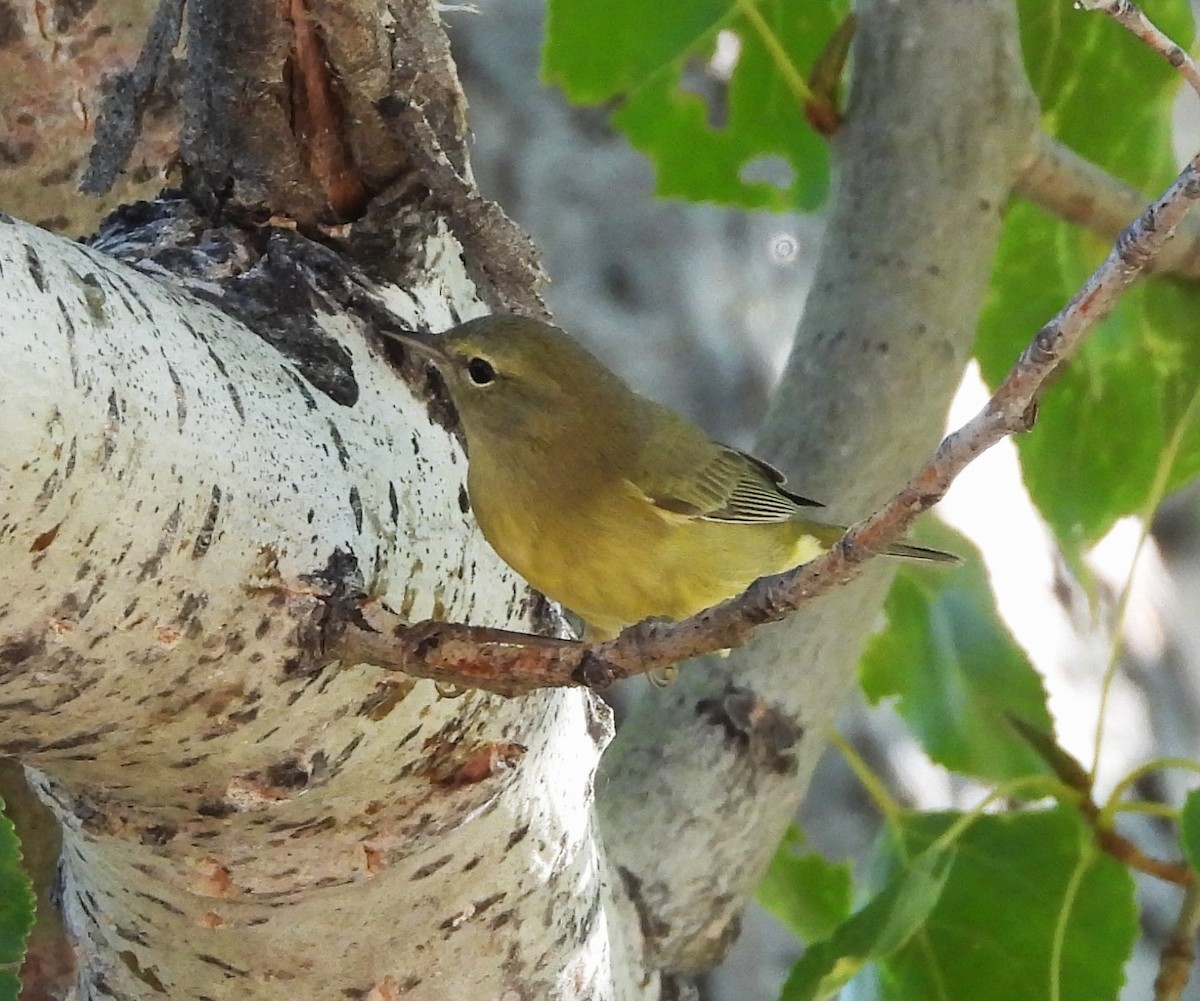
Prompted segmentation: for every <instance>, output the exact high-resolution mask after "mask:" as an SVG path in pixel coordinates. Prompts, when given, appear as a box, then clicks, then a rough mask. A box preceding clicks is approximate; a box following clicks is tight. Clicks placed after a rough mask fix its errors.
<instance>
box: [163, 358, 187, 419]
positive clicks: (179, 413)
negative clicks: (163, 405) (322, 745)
mask: <svg viewBox="0 0 1200 1001" xmlns="http://www.w3.org/2000/svg"><path fill="white" fill-rule="evenodd" d="M167 375H169V376H170V377H171V383H172V385H174V387H175V428H176V430H178V431H182V430H183V425H184V421H186V420H187V412H188V407H187V394H186V393H185V392H184V390H183V383H182V382H180V380H179V373H177V372H176V371H175V369H174V368H173V367H172V366H171V363H170V362H168V363H167Z"/></svg>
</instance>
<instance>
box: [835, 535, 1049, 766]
mask: <svg viewBox="0 0 1200 1001" xmlns="http://www.w3.org/2000/svg"><path fill="white" fill-rule="evenodd" d="M936 541H937V544H938V545H945V546H946V548H949V549H953V550H955V551H956V552H959V553H962V554H963V555H966V554H968V553H969V552H970V551H971V549H972V547H971V544H970V543H969V542H968V541H967V540H966V539H965V538H963V537H962V536H958V537H957V538H956V539H955V540H954V541H953V542H950V543H943V541H942V538H941V537H940V536H939V538H938V539H937V540H936ZM884 611H885V613H886V614H887V619H888V627H887V629H886V630H884V631H883V632H882V633H879V634H878V635H876V636H874V637H873V638H872V639H871V641H870V643H869V644H868V645H867V649H866V653H865V654H864V655H863V659H862V661H861V663H860V665H859V678H860V682H861V684H862V688H863V691H864V693H865V694H866V696H867V698H868V699H869V700H870V701H871V702H872V703H879V702H880V701H882V700H883V699H885V698H889V697H895V698H896V699H897V704H896V708H897V711H898V712H899V713H900V715H901V716H902V717H903V719H904V721H905V722H906V723H907V724H908V726H909V729H911V730H912V732H913V733H914V735H915V736H916V737H917V740H918V741H920V743H921V746H922V747H923V748H924V749H925V752H926V753H927V754H928V755H929V756H930V757H931V758H933V760H934V761H937V762H938V763H939V764H942V765H945V766H946V767H947V768H949V769H951V770H953V771H957V772H963V773H966V774H969V775H975V776H978V777H979V778H983V779H987V780H991V781H1003V780H1005V779H1010V778H1017V777H1019V776H1022V775H1030V774H1049V773H1050V768H1049V767H1048V766H1047V764H1046V762H1045V761H1043V760H1042V758H1041V756H1040V755H1039V754H1038V753H1037V752H1036V751H1035V750H1034V748H1032V747H1031V746H1030V743H1029V741H1028V740H1027V739H1026V738H1025V737H1024V736H1022V734H1021V733H1020V732H1019V731H1018V730H1017V729H1014V727H1013V725H1012V723H1011V722H1010V721H1011V719H1013V718H1017V719H1019V720H1021V722H1022V725H1023V726H1025V727H1029V728H1034V729H1037V730H1039V731H1041V732H1044V733H1045V734H1047V735H1048V736H1049V739H1051V740H1053V736H1052V735H1053V732H1054V727H1053V723H1052V721H1051V718H1050V713H1049V710H1048V709H1047V708H1046V692H1045V689H1044V688H1043V687H1042V680H1041V678H1040V677H1039V676H1038V674H1037V672H1036V671H1034V669H1033V667H1032V665H1031V664H1030V663H1029V659H1028V658H1027V657H1026V656H1025V652H1024V651H1023V650H1022V649H1021V648H1020V647H1019V646H1017V644H1016V641H1015V640H1014V639H1013V638H1012V636H1011V635H1010V634H1009V632H1008V630H1007V629H1006V628H1005V626H1004V624H1003V623H1002V622H1001V621H1000V618H999V616H998V615H997V613H996V602H995V599H994V597H993V596H992V592H991V587H990V585H989V584H988V581H987V577H986V576H985V574H984V572H983V569H982V564H981V562H980V560H979V558H978V556H977V555H971V556H969V557H968V558H967V560H966V563H965V565H964V566H962V567H959V568H958V569H956V570H954V571H951V572H943V573H930V572H929V571H928V570H926V569H922V568H919V567H903V568H902V569H901V570H900V571H899V572H898V573H897V574H896V580H895V582H894V583H893V584H892V589H891V591H890V592H889V593H888V597H887V601H886V603H885V605H884Z"/></svg>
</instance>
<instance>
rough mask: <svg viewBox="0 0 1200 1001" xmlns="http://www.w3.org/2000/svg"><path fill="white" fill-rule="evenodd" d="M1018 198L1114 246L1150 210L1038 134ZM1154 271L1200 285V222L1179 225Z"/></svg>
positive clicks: (1135, 194)
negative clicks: (1088, 231) (1129, 224)
mask: <svg viewBox="0 0 1200 1001" xmlns="http://www.w3.org/2000/svg"><path fill="white" fill-rule="evenodd" d="M1016 193H1017V194H1019V195H1021V196H1023V197H1024V198H1026V199H1028V200H1029V201H1031V202H1033V204H1035V205H1038V206H1040V207H1041V208H1043V209H1045V210H1046V211H1047V212H1050V213H1052V214H1053V215H1055V216H1057V217H1058V218H1060V219H1063V220H1065V221H1066V222H1070V223H1074V224H1075V225H1077V226H1083V227H1086V228H1087V229H1090V230H1091V231H1092V232H1093V233H1096V234H1097V235H1098V236H1101V237H1103V238H1104V239H1106V240H1115V239H1116V238H1117V234H1118V233H1120V232H1121V230H1122V228H1123V227H1124V226H1126V225H1127V224H1128V222H1129V220H1130V219H1133V218H1134V217H1136V216H1137V214H1138V213H1139V212H1140V211H1141V210H1142V209H1143V208H1144V207H1145V205H1146V195H1145V193H1144V192H1142V191H1139V190H1138V189H1137V188H1135V187H1134V186H1133V185H1131V184H1126V183H1125V182H1124V181H1120V180H1118V179H1117V178H1115V177H1113V175H1112V174H1110V173H1108V171H1106V170H1104V169H1103V168H1101V167H1098V166H1096V165H1095V164H1094V163H1092V162H1091V161H1089V160H1087V159H1085V158H1084V157H1082V156H1080V155H1079V154H1078V153H1075V152H1074V151H1073V150H1070V149H1068V148H1067V147H1066V146H1063V145H1062V144H1061V143H1059V142H1058V141H1057V140H1055V139H1052V138H1050V137H1049V136H1048V135H1046V134H1045V133H1044V132H1039V133H1037V135H1036V137H1035V141H1034V146H1033V149H1032V150H1031V151H1030V153H1029V155H1028V156H1027V157H1026V159H1025V162H1024V164H1022V168H1021V173H1020V174H1019V175H1018V176H1017V183H1016ZM1151 270H1152V271H1154V272H1155V273H1163V272H1169V273H1171V274H1176V275H1179V276H1180V277H1183V278H1190V279H1193V280H1196V279H1200V219H1196V218H1188V219H1185V220H1183V221H1182V222H1181V223H1180V225H1179V228H1178V230H1177V231H1176V233H1175V239H1174V240H1172V241H1171V242H1170V243H1169V244H1167V245H1166V246H1165V247H1163V248H1162V251H1161V252H1160V253H1159V255H1158V256H1157V257H1156V259H1155V260H1154V262H1153V264H1152V267H1151Z"/></svg>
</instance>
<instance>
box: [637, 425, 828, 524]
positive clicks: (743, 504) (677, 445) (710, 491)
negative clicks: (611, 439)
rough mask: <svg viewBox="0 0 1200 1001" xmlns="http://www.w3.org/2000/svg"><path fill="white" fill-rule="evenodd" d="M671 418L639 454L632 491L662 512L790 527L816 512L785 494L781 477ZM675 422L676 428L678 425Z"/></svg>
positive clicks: (817, 504) (813, 504)
mask: <svg viewBox="0 0 1200 1001" xmlns="http://www.w3.org/2000/svg"><path fill="white" fill-rule="evenodd" d="M670 416H671V417H672V418H674V420H673V421H670V422H669V424H668V425H666V426H664V425H663V423H662V421H661V419H660V420H659V421H655V422H654V426H655V427H656V428H662V430H663V432H664V433H661V434H658V435H655V436H654V437H655V439H656V440H654V441H651V442H648V443H647V447H646V449H645V450H644V452H643V455H644V456H645V459H644V460H643V462H641V463H640V464H639V465H640V468H639V470H638V473H637V475H636V476H635V482H634V486H635V487H637V489H638V490H639V491H640V492H641V493H642V494H643V495H644V496H645V497H646V498H647V499H649V501H650V502H651V503H652V504H654V505H655V507H657V508H659V509H660V510H661V511H663V512H665V513H669V514H673V515H680V516H683V517H685V518H699V519H702V520H705V521H727V522H741V523H748V524H754V523H763V522H781V521H790V520H791V519H792V518H794V517H796V513H797V511H798V509H799V508H801V507H820V506H821V504H820V502H819V501H814V500H809V499H808V498H807V497H801V496H799V495H798V494H794V493H792V492H791V491H788V490H785V489H783V484H784V482H785V479H784V475H783V473H781V472H780V471H779V470H778V469H776V468H775V467H774V466H772V465H770V464H769V463H766V462H763V460H762V459H758V458H756V457H755V456H753V455H748V454H746V453H745V452H741V451H738V449H736V448H731V447H730V446H728V445H722V444H720V443H719V442H715V441H713V440H712V439H710V438H709V437H708V436H707V435H705V434H704V433H703V432H702V431H700V430H699V429H698V428H696V427H694V426H693V425H691V424H688V423H687V422H685V421H684V420H683V418H680V417H676V416H675V415H674V414H671V415H670ZM676 422H678V423H676Z"/></svg>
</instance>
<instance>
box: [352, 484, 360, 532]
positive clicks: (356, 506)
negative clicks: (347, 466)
mask: <svg viewBox="0 0 1200 1001" xmlns="http://www.w3.org/2000/svg"><path fill="white" fill-rule="evenodd" d="M350 510H351V511H353V512H354V530H355V531H356V532H358V533H360V534H361V532H362V528H363V506H362V495H361V494H359V492H358V487H351V488H350Z"/></svg>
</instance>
